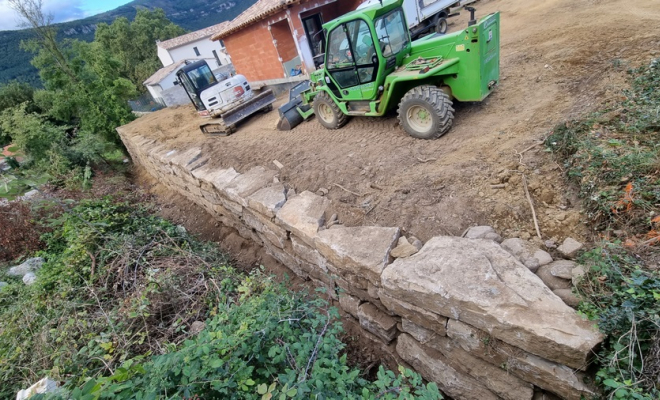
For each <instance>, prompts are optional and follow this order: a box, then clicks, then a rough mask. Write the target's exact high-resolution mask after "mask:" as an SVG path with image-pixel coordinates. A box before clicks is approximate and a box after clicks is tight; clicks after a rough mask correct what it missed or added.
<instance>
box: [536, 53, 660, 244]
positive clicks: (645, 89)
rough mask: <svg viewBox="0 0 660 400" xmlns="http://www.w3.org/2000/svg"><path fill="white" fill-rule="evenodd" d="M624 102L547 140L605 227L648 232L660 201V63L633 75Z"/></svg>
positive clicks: (596, 219) (571, 124) (563, 128)
mask: <svg viewBox="0 0 660 400" xmlns="http://www.w3.org/2000/svg"><path fill="white" fill-rule="evenodd" d="M629 72H630V74H631V78H632V82H631V88H630V89H629V90H627V91H626V92H625V93H624V96H623V100H620V101H617V102H615V103H614V104H613V105H612V106H610V107H609V108H608V109H606V110H604V111H602V112H598V113H596V114H594V115H592V116H590V117H589V118H586V119H584V120H580V121H571V122H569V123H566V124H562V125H560V126H558V127H557V128H556V129H555V131H554V134H553V135H552V136H550V137H549V138H548V140H547V142H546V143H547V145H548V146H549V148H550V149H551V150H552V151H554V152H556V154H557V155H558V156H559V157H560V158H561V159H562V161H563V162H564V166H565V168H566V171H567V175H568V177H569V178H570V179H571V180H573V181H574V182H575V183H577V184H578V186H579V188H580V193H581V195H582V197H583V198H584V202H585V203H584V205H585V208H586V210H587V215H588V216H589V217H590V218H591V220H592V221H594V222H595V223H596V225H597V228H599V229H607V228H612V229H624V230H627V231H629V232H630V233H631V234H633V235H635V234H643V233H646V232H648V231H649V229H651V226H650V225H649V215H651V216H652V215H653V214H652V213H653V212H656V213H657V204H658V203H660V113H658V109H660V62H659V60H655V61H653V62H652V63H651V64H650V65H649V66H646V67H642V68H639V69H636V70H631V71H629Z"/></svg>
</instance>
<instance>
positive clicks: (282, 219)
mask: <svg viewBox="0 0 660 400" xmlns="http://www.w3.org/2000/svg"><path fill="white" fill-rule="evenodd" d="M329 205H330V200H328V199H326V198H325V197H322V196H317V195H315V194H314V193H312V192H309V191H304V192H302V193H300V194H299V195H298V196H295V197H293V198H289V199H288V200H287V202H286V203H284V205H283V206H282V208H281V209H280V210H279V211H278V212H277V215H276V221H277V223H278V224H280V225H282V226H283V227H284V228H285V229H286V230H288V231H291V232H293V233H294V234H295V235H296V236H298V237H299V238H300V239H301V240H302V241H303V242H305V243H307V245H309V246H312V247H314V238H315V237H316V233H317V232H318V230H319V228H320V227H321V226H323V224H324V223H325V211H326V209H327V208H328V206H329Z"/></svg>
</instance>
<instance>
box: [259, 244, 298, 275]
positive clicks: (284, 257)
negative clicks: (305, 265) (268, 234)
mask: <svg viewBox="0 0 660 400" xmlns="http://www.w3.org/2000/svg"><path fill="white" fill-rule="evenodd" d="M265 247H266V253H268V254H269V255H270V256H272V257H273V258H274V259H276V260H277V261H279V262H280V263H282V264H283V265H284V266H285V267H287V268H289V269H290V270H291V271H293V272H294V273H295V274H296V275H297V276H299V277H300V278H302V279H306V278H307V273H306V272H305V271H304V270H302V269H301V268H300V267H299V265H298V263H297V262H296V260H295V258H293V257H292V256H291V255H289V254H288V253H287V252H286V251H284V250H283V249H280V248H279V247H276V246H274V245H271V244H269V243H266V244H265Z"/></svg>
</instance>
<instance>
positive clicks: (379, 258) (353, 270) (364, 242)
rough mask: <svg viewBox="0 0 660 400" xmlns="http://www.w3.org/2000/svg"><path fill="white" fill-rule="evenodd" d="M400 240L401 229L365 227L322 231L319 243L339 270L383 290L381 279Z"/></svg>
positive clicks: (317, 240)
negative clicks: (361, 277) (393, 249)
mask: <svg viewBox="0 0 660 400" xmlns="http://www.w3.org/2000/svg"><path fill="white" fill-rule="evenodd" d="M398 238H399V228H381V227H379V226H364V227H353V228H338V229H328V230H325V231H321V232H319V233H318V236H317V238H316V241H315V243H316V248H317V250H318V251H319V253H321V255H322V256H323V257H325V258H326V259H328V261H330V262H331V263H332V264H333V265H334V266H336V267H337V268H338V269H339V270H343V271H344V272H346V273H348V274H350V275H356V276H363V277H365V278H366V279H367V280H368V281H370V282H372V283H373V284H375V285H376V286H380V275H381V273H382V272H383V269H385V266H386V265H387V263H388V262H389V259H390V251H391V250H392V248H393V247H394V246H395V244H396V241H397V239H398ZM413 257H414V256H413ZM409 259H411V258H402V259H400V260H409ZM342 275H343V274H342ZM364 289H366V287H365V288H364Z"/></svg>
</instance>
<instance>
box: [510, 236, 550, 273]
mask: <svg viewBox="0 0 660 400" xmlns="http://www.w3.org/2000/svg"><path fill="white" fill-rule="evenodd" d="M502 248H503V249H504V250H506V251H508V252H509V253H511V254H512V255H513V256H514V257H516V258H517V259H518V260H519V261H520V262H521V263H523V264H525V266H526V267H527V268H529V269H530V270H531V271H532V272H536V270H537V269H538V268H539V267H540V266H541V263H540V260H538V259H537V258H535V257H534V254H535V253H536V252H537V251H539V250H541V249H539V248H538V247H535V246H534V245H533V244H531V243H529V242H528V241H526V240H522V239H520V238H511V239H506V240H505V241H503V242H502Z"/></svg>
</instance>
